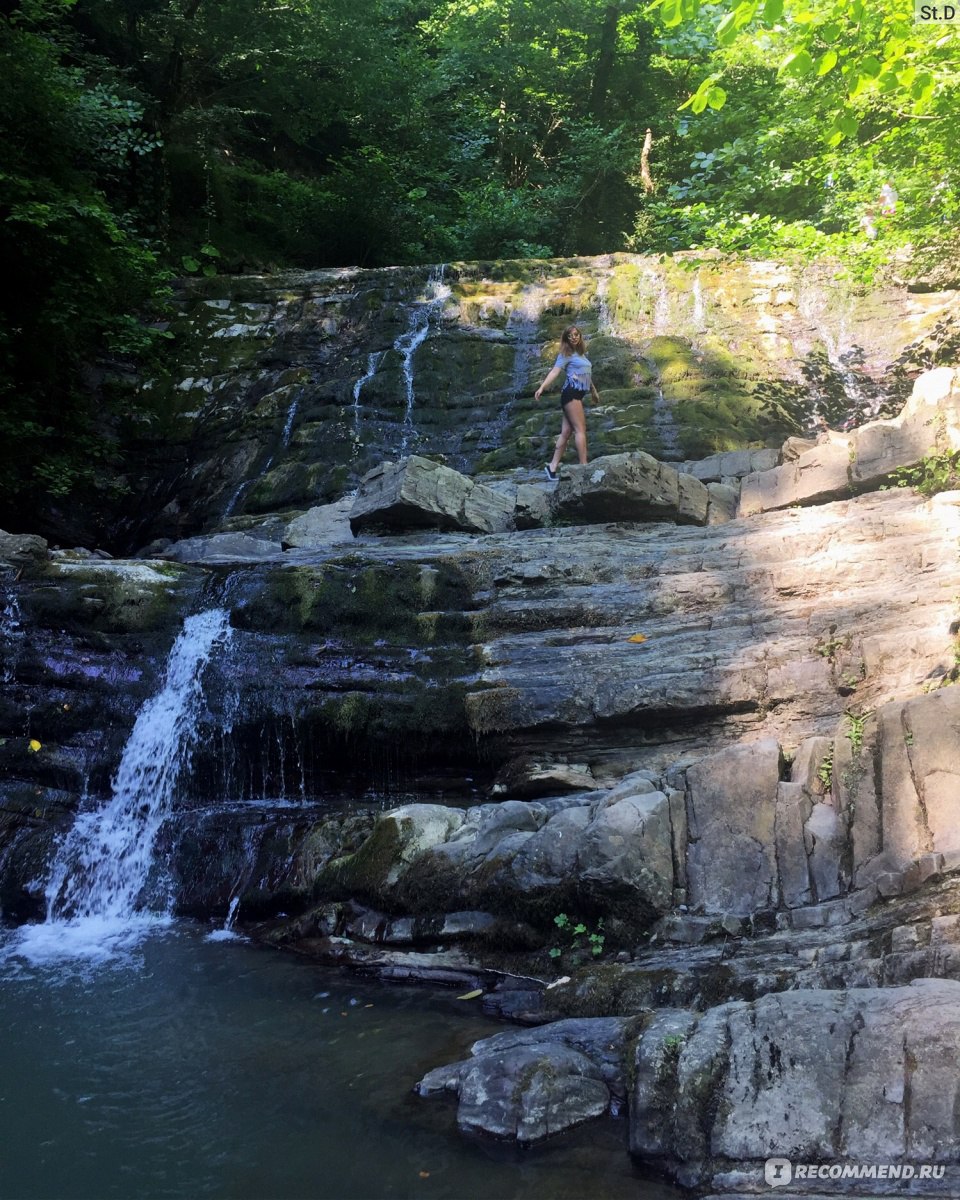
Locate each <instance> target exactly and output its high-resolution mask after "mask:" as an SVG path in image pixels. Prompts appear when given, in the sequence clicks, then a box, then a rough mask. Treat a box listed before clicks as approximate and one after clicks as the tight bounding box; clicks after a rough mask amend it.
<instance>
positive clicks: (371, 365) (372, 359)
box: [353, 350, 386, 450]
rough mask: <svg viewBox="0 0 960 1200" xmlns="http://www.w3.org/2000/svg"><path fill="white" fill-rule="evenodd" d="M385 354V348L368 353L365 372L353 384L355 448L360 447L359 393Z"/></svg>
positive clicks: (374, 372) (375, 371) (374, 373)
mask: <svg viewBox="0 0 960 1200" xmlns="http://www.w3.org/2000/svg"><path fill="white" fill-rule="evenodd" d="M385 354H386V350H374V351H373V352H372V353H371V354H368V355H367V370H366V373H365V374H363V375H361V376H360V378H359V379H358V380H357V382H356V383H355V384H354V385H353V441H354V449H355V450H357V449H359V448H360V393H361V392H362V391H363V388H364V384H366V383H369V382H370V380H371V379H372V378H373V377H374V375H376V373H377V370H378V369H379V367H380V363H381V362H382V361H383V356H384V355H385Z"/></svg>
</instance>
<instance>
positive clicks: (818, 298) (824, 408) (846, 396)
mask: <svg viewBox="0 0 960 1200" xmlns="http://www.w3.org/2000/svg"><path fill="white" fill-rule="evenodd" d="M828 295H829V293H828V292H827V291H826V290H825V289H824V288H823V287H822V286H817V285H808V286H806V287H802V288H801V289H800V297H799V305H798V307H799V311H800V314H801V316H803V317H805V318H806V320H807V321H809V322H810V324H811V325H812V327H813V329H814V331H815V332H816V334H817V335H818V337H819V338H820V341H821V343H822V346H823V353H825V354H826V363H827V368H828V370H827V371H826V372H823V371H822V370H820V371H818V370H815V369H813V370H809V371H805V373H806V374H807V375H808V377H810V378H811V379H812V381H813V382H814V385H815V387H816V393H815V394H814V395H813V397H812V403H811V409H810V414H809V421H810V425H811V427H813V428H817V427H820V426H822V425H824V424H831V425H833V426H834V427H836V428H840V429H849V428H852V427H853V426H855V425H859V424H862V423H863V422H864V421H869V420H872V419H874V418H875V417H876V416H878V414H879V412H880V409H881V407H882V404H883V396H881V395H879V394H878V391H877V388H876V387H875V385H873V382H872V380H870V379H869V378H865V377H863V376H861V375H859V374H858V373H857V372H856V370H854V365H853V364H854V361H855V360H856V359H857V357H858V354H859V351H858V349H857V347H856V346H855V345H854V344H853V342H852V339H851V336H850V332H849V314H848V313H847V312H846V311H843V310H840V311H839V312H835V313H833V314H831V313H830V312H829V309H828ZM831 317H832V320H831ZM831 325H832V326H834V327H835V329H834V328H831ZM821 362H822V358H821ZM830 376H832V386H831V379H830ZM831 393H832V394H831ZM831 401H832V403H831Z"/></svg>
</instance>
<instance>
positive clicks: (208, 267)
mask: <svg viewBox="0 0 960 1200" xmlns="http://www.w3.org/2000/svg"><path fill="white" fill-rule="evenodd" d="M202 273H203V274H204V275H206V277H207V278H208V279H210V278H211V277H212V276H213V275H216V273H217V268H216V267H215V266H214V265H213V263H204V264H203V272H202Z"/></svg>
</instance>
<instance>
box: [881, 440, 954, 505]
mask: <svg viewBox="0 0 960 1200" xmlns="http://www.w3.org/2000/svg"><path fill="white" fill-rule="evenodd" d="M891 479H892V481H893V482H892V483H890V484H888V485H885V486H886V487H888V488H889V487H912V488H916V490H917V491H918V492H919V493H920V495H921V496H928V497H929V496H936V495H937V493H938V492H948V491H954V490H956V489H957V488H960V450H948V451H945V452H944V453H942V454H938V453H937V452H936V451H931V452H930V453H929V454H927V455H925V456H924V457H923V458H922V459H921V460H920V461H919V462H918V463H915V464H914V465H913V466H910V467H898V468H897V469H896V470H895V471H894V472H893V473H892V475H891Z"/></svg>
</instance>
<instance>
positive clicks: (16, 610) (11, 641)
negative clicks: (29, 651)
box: [0, 587, 26, 683]
mask: <svg viewBox="0 0 960 1200" xmlns="http://www.w3.org/2000/svg"><path fill="white" fill-rule="evenodd" d="M25 642H26V632H25V630H24V628H23V614H22V613H21V612H20V604H19V602H18V600H17V593H16V592H15V591H14V590H13V588H12V587H11V588H10V590H9V592H8V593H7V596H6V599H5V600H4V602H3V608H2V610H0V652H2V654H3V660H2V663H0V683H9V682H10V681H11V680H12V679H13V676H14V672H15V671H16V669H17V659H18V658H19V657H20V651H21V650H22V649H23V646H24V644H25Z"/></svg>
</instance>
